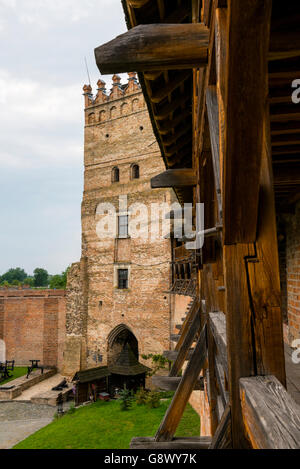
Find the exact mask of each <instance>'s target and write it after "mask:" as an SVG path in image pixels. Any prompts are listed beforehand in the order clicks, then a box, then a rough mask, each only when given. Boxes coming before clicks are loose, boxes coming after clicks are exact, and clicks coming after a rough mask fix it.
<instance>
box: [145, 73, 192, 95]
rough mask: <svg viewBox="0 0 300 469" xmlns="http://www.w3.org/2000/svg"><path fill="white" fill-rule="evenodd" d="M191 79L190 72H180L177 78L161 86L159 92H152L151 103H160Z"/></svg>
mask: <svg viewBox="0 0 300 469" xmlns="http://www.w3.org/2000/svg"><path fill="white" fill-rule="evenodd" d="M189 78H191V72H190V71H181V72H180V71H179V72H178V73H177V74H176V76H175V78H173V79H172V80H170V81H169V82H168V83H167V84H166V85H165V86H161V87H160V88H158V89H157V91H154V92H152V94H151V101H152V102H153V103H160V102H161V101H163V100H164V99H165V98H166V97H167V96H169V94H171V93H172V92H173V91H174V90H176V88H178V87H179V86H181V85H182V84H183V83H184V82H185V81H186V80H188V79H189Z"/></svg>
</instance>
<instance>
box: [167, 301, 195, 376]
mask: <svg viewBox="0 0 300 469" xmlns="http://www.w3.org/2000/svg"><path fill="white" fill-rule="evenodd" d="M191 316H192V322H191V323H190V321H186V323H185V325H184V326H185V328H184V331H183V332H184V339H183V341H182V343H181V345H180V347H178V348H177V347H176V349H177V350H178V356H177V358H176V360H175V362H174V363H173V365H172V368H171V371H170V373H169V376H178V375H179V373H180V371H181V369H182V367H183V364H184V362H185V359H186V357H187V355H188V352H189V350H190V348H191V346H192V344H193V342H194V340H195V337H196V334H197V333H198V332H199V329H200V311H199V308H197V309H195V313H194V314H193V315H191ZM193 316H194V317H193ZM182 336H183V335H182ZM178 345H179V344H178Z"/></svg>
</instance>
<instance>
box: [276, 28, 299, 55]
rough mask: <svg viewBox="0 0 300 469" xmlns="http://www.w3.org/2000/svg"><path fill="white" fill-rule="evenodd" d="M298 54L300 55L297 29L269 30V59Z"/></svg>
mask: <svg viewBox="0 0 300 469" xmlns="http://www.w3.org/2000/svg"><path fill="white" fill-rule="evenodd" d="M298 56H300V46H299V32H298V31H295V30H291V31H286V30H285V31H272V32H271V38H270V51H269V55H268V58H269V60H282V59H288V58H292V57H298Z"/></svg>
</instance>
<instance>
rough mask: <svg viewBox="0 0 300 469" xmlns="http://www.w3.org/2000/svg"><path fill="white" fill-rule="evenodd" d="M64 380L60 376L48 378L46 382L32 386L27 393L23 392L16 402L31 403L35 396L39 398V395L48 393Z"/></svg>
mask: <svg viewBox="0 0 300 469" xmlns="http://www.w3.org/2000/svg"><path fill="white" fill-rule="evenodd" d="M63 379H64V377H63V376H61V375H60V374H56V375H54V376H52V377H51V378H48V379H46V380H45V381H42V382H41V383H38V384H36V385H35V386H32V387H31V388H29V389H27V390H26V391H23V392H22V394H21V396H19V397H16V398H15V399H14V401H30V399H31V398H32V397H33V396H37V395H38V394H43V393H45V392H47V391H50V390H51V389H52V388H54V387H55V386H57V385H58V384H59V383H61V382H62V380H63Z"/></svg>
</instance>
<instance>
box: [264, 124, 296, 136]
mask: <svg viewBox="0 0 300 469" xmlns="http://www.w3.org/2000/svg"><path fill="white" fill-rule="evenodd" d="M298 132H300V122H297V121H295V122H293V121H290V122H273V123H271V135H272V136H273V135H282V134H295V133H298Z"/></svg>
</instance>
